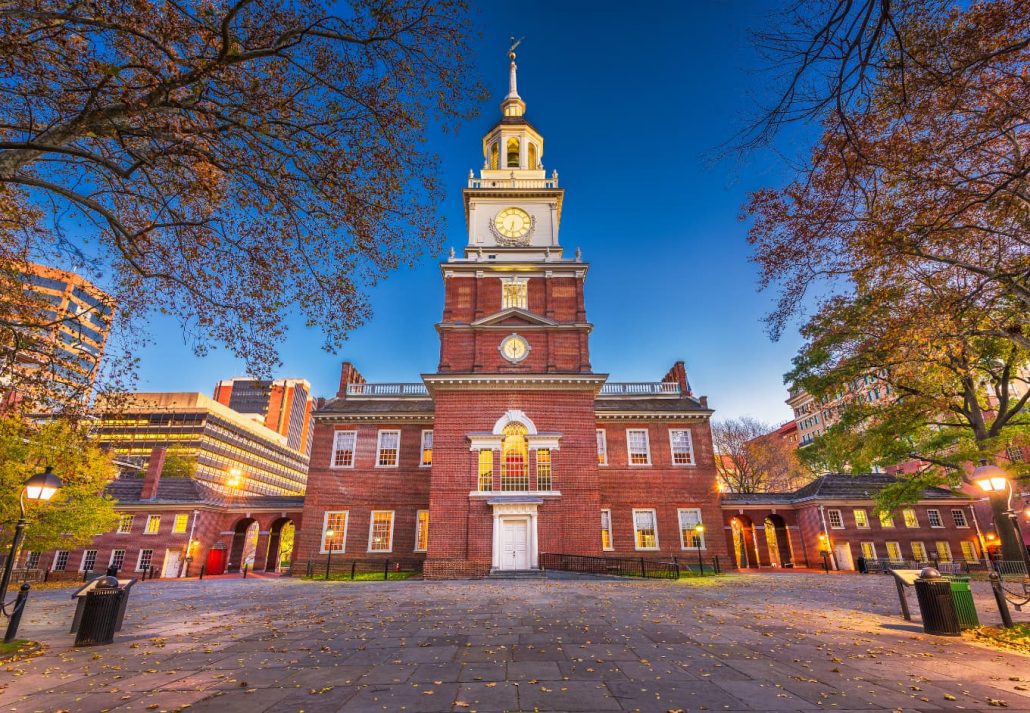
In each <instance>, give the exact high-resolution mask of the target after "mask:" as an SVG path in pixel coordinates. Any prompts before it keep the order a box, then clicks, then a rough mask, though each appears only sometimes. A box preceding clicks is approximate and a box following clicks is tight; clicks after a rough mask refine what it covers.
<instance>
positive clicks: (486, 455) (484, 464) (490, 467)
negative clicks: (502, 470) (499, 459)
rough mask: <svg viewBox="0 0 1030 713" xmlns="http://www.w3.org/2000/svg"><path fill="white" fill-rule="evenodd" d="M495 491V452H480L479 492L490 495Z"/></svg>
mask: <svg viewBox="0 0 1030 713" xmlns="http://www.w3.org/2000/svg"><path fill="white" fill-rule="evenodd" d="M493 489H494V452H493V451H491V450H482V451H479V492H481V493H488V492H490V491H491V490H493Z"/></svg>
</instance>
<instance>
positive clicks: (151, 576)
mask: <svg viewBox="0 0 1030 713" xmlns="http://www.w3.org/2000/svg"><path fill="white" fill-rule="evenodd" d="M155 571H156V570H155V569H154V565H150V578H151V579H153V578H154V572H155Z"/></svg>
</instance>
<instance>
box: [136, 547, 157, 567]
mask: <svg viewBox="0 0 1030 713" xmlns="http://www.w3.org/2000/svg"><path fill="white" fill-rule="evenodd" d="M153 559H154V551H153V550H140V551H139V559H138V560H137V561H136V571H137V572H146V571H147V570H148V569H150V563H151V562H152V561H153Z"/></svg>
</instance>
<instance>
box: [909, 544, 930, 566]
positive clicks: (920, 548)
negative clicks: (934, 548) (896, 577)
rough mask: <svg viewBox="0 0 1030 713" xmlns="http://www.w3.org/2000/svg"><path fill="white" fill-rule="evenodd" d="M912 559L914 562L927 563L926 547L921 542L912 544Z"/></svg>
mask: <svg viewBox="0 0 1030 713" xmlns="http://www.w3.org/2000/svg"><path fill="white" fill-rule="evenodd" d="M912 559H914V560H915V561H916V562H928V561H929V559H928V558H927V556H926V547H925V546H924V545H923V543H922V542H913V543H912Z"/></svg>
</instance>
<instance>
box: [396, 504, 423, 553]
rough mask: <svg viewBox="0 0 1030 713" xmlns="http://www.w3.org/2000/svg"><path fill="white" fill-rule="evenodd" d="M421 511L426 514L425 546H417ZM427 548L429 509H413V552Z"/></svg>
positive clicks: (420, 525) (420, 528) (420, 529)
mask: <svg viewBox="0 0 1030 713" xmlns="http://www.w3.org/2000/svg"><path fill="white" fill-rule="evenodd" d="M422 513H425V514H426V546H425V547H419V546H418V536H419V535H420V534H421V531H422V520H421V519H420V516H421V515H422ZM391 544H392V543H391ZM428 549H429V511H428V510H424V509H423V510H416V511H415V549H414V550H413V551H414V552H425V551H426V550H428Z"/></svg>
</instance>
